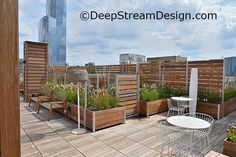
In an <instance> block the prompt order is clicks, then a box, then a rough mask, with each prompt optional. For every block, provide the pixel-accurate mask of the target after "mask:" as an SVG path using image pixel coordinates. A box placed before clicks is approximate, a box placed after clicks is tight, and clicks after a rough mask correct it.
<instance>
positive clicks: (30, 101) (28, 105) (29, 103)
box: [28, 99, 31, 107]
mask: <svg viewBox="0 0 236 157" xmlns="http://www.w3.org/2000/svg"><path fill="white" fill-rule="evenodd" d="M30 103H31V99H30V100H29V104H28V106H29V107H30Z"/></svg>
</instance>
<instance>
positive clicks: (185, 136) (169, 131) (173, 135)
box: [158, 119, 197, 157]
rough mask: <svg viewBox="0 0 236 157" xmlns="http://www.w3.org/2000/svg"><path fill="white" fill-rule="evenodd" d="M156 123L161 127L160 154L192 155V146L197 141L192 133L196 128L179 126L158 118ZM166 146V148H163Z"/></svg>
mask: <svg viewBox="0 0 236 157" xmlns="http://www.w3.org/2000/svg"><path fill="white" fill-rule="evenodd" d="M158 124H159V125H160V127H161V133H162V136H161V137H162V144H161V154H160V156H161V157H162V156H163V155H165V156H166V155H167V156H189V155H190V156H194V154H193V152H194V150H193V148H194V145H195V144H196V143H197V139H196V138H195V137H196V136H194V134H195V133H196V130H190V129H185V128H180V127H176V126H173V125H171V124H170V123H168V122H167V121H166V119H164V120H159V121H158ZM166 147H167V150H165V148H166Z"/></svg>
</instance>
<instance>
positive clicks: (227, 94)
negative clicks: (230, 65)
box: [224, 87, 236, 101]
mask: <svg viewBox="0 0 236 157" xmlns="http://www.w3.org/2000/svg"><path fill="white" fill-rule="evenodd" d="M235 97H236V87H229V88H226V89H225V91H224V101H228V100H230V99H232V98H235Z"/></svg>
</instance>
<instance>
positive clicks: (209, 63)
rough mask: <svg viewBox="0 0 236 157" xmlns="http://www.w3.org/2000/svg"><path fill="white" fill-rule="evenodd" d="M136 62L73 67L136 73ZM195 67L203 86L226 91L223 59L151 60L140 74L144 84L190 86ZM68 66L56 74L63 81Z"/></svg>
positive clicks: (184, 87) (94, 71) (141, 65)
mask: <svg viewBox="0 0 236 157" xmlns="http://www.w3.org/2000/svg"><path fill="white" fill-rule="evenodd" d="M136 66H137V65H136V64H127V65H99V66H93V67H85V66H77V67H69V68H79V69H86V70H87V71H88V72H92V73H96V72H97V73H99V74H107V73H110V74H136V68H137V67H136ZM53 68H54V67H48V77H49V79H53V74H52V73H53V72H52V71H53ZM191 68H198V72H199V73H198V75H199V88H207V89H209V90H219V91H221V90H222V80H223V60H222V59H219V60H206V61H188V62H164V63H160V62H151V63H141V64H140V66H139V69H140V70H139V74H140V81H141V83H157V84H158V85H159V86H172V87H175V88H183V89H188V84H189V81H190V72H191ZM64 71H65V67H56V69H55V70H54V73H55V75H56V76H54V77H55V78H56V79H58V80H63V78H64Z"/></svg>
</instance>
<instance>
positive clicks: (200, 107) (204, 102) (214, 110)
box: [197, 87, 236, 119]
mask: <svg viewBox="0 0 236 157" xmlns="http://www.w3.org/2000/svg"><path fill="white" fill-rule="evenodd" d="M221 101H222V97H221V93H220V91H214V90H208V89H204V88H201V89H199V91H198V104H197V111H198V112H203V113H206V114H209V115H211V116H212V117H214V118H217V119H219V118H221V117H223V116H224V115H226V114H228V113H230V112H232V111H233V110H234V109H236V88H235V87H234V88H233V87H228V88H226V89H225V91H224V104H222V102H221Z"/></svg>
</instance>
